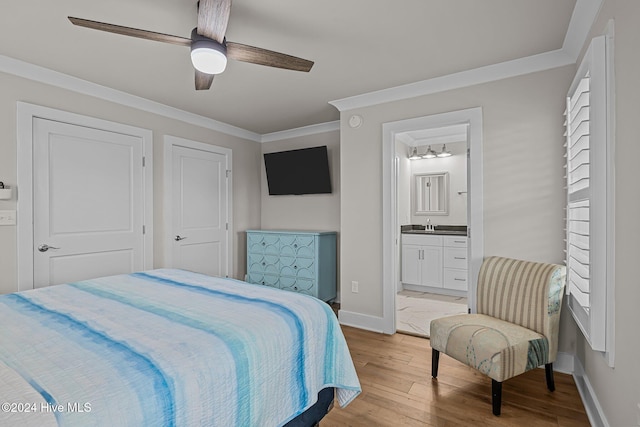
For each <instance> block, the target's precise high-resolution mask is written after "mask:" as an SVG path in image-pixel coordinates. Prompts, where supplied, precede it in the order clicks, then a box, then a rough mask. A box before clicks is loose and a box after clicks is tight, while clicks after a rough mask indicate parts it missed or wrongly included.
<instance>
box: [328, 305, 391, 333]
mask: <svg viewBox="0 0 640 427" xmlns="http://www.w3.org/2000/svg"><path fill="white" fill-rule="evenodd" d="M338 321H339V322H340V324H341V325H344V326H352V327H354V328H359V329H365V330H367V331H373V332H380V333H382V332H383V331H384V319H383V318H382V317H378V316H370V315H368V314H361V313H354V312H352V311H346V310H338Z"/></svg>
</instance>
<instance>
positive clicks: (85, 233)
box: [17, 103, 153, 290]
mask: <svg viewBox="0 0 640 427" xmlns="http://www.w3.org/2000/svg"><path fill="white" fill-rule="evenodd" d="M151 144H152V134H151V131H149V130H146V129H141V128H137V127H133V126H129V125H123V124H119V123H114V122H109V121H105V120H100V119H95V118H91V117H87V116H81V115H78V114H74V113H68V112H64V111H59V110H54V109H50V108H46V107H40V106H36V105H31V104H26V103H18V188H19V190H20V194H19V197H18V227H17V231H18V290H25V289H31V288H34V287H42V286H48V285H50V284H57V283H66V282H71V281H77V280H83V279H88V278H92V277H99V276H105V275H111V274H119V273H127V272H131V271H136V270H146V269H150V268H153V237H152V234H153V216H152V214H153V212H152V205H153V199H152V186H153V181H152V155H151V151H152V150H151ZM143 162H145V164H146V166H145V167H143ZM42 245H48V246H50V247H52V248H51V249H48V250H43V251H41V250H38V248H39V247H40V248H41V249H44V248H42ZM54 248H59V249H54Z"/></svg>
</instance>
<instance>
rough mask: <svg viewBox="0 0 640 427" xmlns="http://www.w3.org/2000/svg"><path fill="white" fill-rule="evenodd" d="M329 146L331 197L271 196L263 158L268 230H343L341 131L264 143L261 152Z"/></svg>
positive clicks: (264, 213) (264, 214)
mask: <svg viewBox="0 0 640 427" xmlns="http://www.w3.org/2000/svg"><path fill="white" fill-rule="evenodd" d="M321 145H326V146H327V152H328V153H327V154H328V156H329V174H330V176H331V189H332V192H331V194H304V195H297V196H294V195H291V196H270V195H269V189H268V186H267V177H266V173H265V168H264V161H263V159H262V156H260V157H261V158H260V177H261V182H262V184H261V195H262V198H261V199H262V210H261V216H260V217H261V223H262V228H265V229H288V230H292V229H293V230H318V231H339V230H340V132H339V131H337V130H336V131H331V132H324V133H319V134H315V135H308V136H302V137H297V138H291V139H285V140H280V141H273V142H265V143H263V144H262V153H272V152H275V151H286V150H295V149H298V148H309V147H317V146H321Z"/></svg>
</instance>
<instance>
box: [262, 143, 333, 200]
mask: <svg viewBox="0 0 640 427" xmlns="http://www.w3.org/2000/svg"><path fill="white" fill-rule="evenodd" d="M264 166H265V170H266V172H267V184H268V186H269V195H272V196H280V195H287V194H325V193H331V177H330V175H329V156H328V155H327V146H326V145H324V146H320V147H312V148H302V149H299V150H289V151H279V152H275V153H265V154H264Z"/></svg>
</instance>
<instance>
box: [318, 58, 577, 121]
mask: <svg viewBox="0 0 640 427" xmlns="http://www.w3.org/2000/svg"><path fill="white" fill-rule="evenodd" d="M573 63H575V60H573V59H572V58H571V57H569V56H568V55H567V54H566V53H565V52H564V51H563V50H561V49H558V50H554V51H551V52H545V53H541V54H538V55H532V56H527V57H525V58H520V59H514V60H511V61H506V62H501V63H499V64H492V65H487V66H485V67H480V68H474V69H472V70H466V71H461V72H458V73H453V74H448V75H446V76H441V77H435V78H432V79H427V80H422V81H419V82H415V83H409V84H406V85H402V86H396V87H392V88H388V89H382V90H378V91H374V92H369V93H365V94H362V95H356V96H351V97H349V98H343V99H338V100H336V101H330V102H329V104H331V105H333V106H334V107H336V108H337V109H338V110H339V111H348V110H353V109H355V108H363V107H370V106H373V105H378V104H383V103H385V102H392V101H400V100H403V99H409V98H415V97H418V96H423V95H431V94H434V93H439V92H444V91H447V90H453V89H459V88H463V87H468V86H475V85H478V84H482V83H488V82H493V81H497V80H502V79H507V78H509V77H516V76H521V75H524V74H529V73H535V72H537V71H544V70H549V69H552V68H557V67H562V66H565V65H569V64H573Z"/></svg>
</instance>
